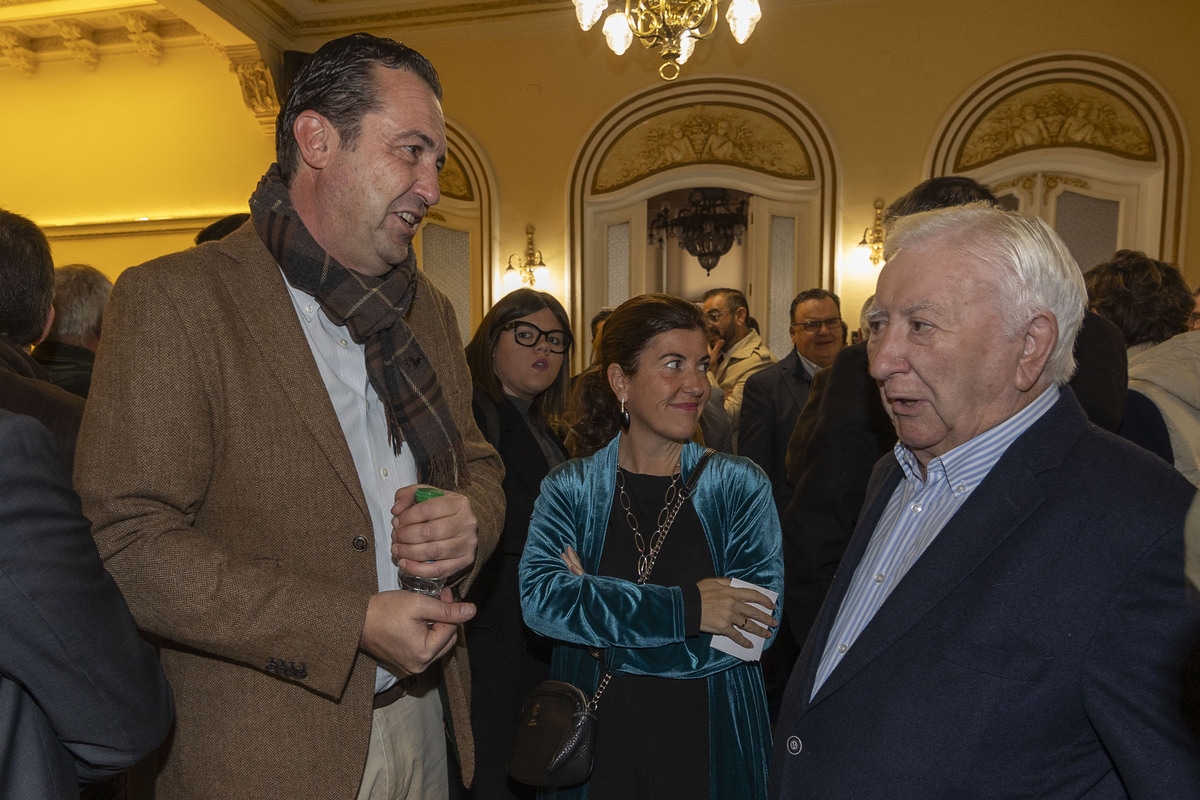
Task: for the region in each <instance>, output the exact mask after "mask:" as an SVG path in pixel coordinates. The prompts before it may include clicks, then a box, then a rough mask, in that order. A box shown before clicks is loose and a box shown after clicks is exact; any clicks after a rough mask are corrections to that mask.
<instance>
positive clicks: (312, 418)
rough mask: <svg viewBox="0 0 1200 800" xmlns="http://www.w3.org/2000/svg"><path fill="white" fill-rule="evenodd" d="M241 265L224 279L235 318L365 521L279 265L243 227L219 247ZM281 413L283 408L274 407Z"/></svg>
mask: <svg viewBox="0 0 1200 800" xmlns="http://www.w3.org/2000/svg"><path fill="white" fill-rule="evenodd" d="M222 245H223V247H222V249H225V250H226V252H228V253H229V255H230V256H232V257H233V258H234V259H235V260H237V261H238V263H239V264H240V265H241V268H242V271H241V272H239V273H238V274H236V275H223V276H222V277H223V279H224V280H225V282H226V286H227V289H228V292H229V297H231V298H232V299H233V305H234V311H235V314H236V317H237V319H238V320H239V321H240V322H241V324H242V325H244V326H245V329H246V330H247V332H248V333H249V334H250V338H251V339H252V340H253V341H254V342H255V344H256V345H257V347H258V350H259V354H260V356H261V358H262V362H263V363H264V364H266V365H267V369H268V370H269V371H270V373H271V377H273V378H274V379H275V380H276V381H277V382H278V383H279V385H280V387H281V389H282V392H283V395H284V397H285V398H287V402H288V403H289V407H288V408H287V412H290V413H291V414H293V415H294V416H295V417H296V418H298V419H299V420H300V421H301V422H302V423H303V425H304V426H305V428H307V429H308V432H309V433H310V434H311V435H312V437H313V439H314V440H315V441H316V442H317V444H318V446H319V447H320V448H321V451H322V452H323V453H324V454H325V457H326V459H328V461H329V465H330V466H331V467H332V468H333V471H334V472H335V473H337V476H338V477H339V478H340V479H341V481H342V483H343V484H345V486H346V490H347V491H348V492H349V493H350V495H351V497H353V498H354V502H355V503H356V504H357V505H358V508H359V510H360V511H361V512H362V514H363V516H364V517H366V518H367V519H368V520H369V519H370V512H369V510H368V508H367V501H366V497H365V496H364V495H363V491H362V485H361V483H360V482H359V479H358V471H357V469H356V468H355V466H354V458H353V457H352V456H351V455H350V448H349V447H348V446H347V445H346V440H345V438H344V437H343V435H342V426H341V423H340V422H338V418H337V413H336V412H335V411H334V410H333V403H332V402H331V401H330V400H329V393H328V392H327V391H326V390H325V383H324V381H323V380H322V379H321V373H320V371H319V370H318V369H317V364H316V361H314V360H313V355H312V350H311V349H310V348H309V346H308V340H307V339H305V337H304V331H303V330H302V329H301V327H300V321H299V320H298V319H297V318H296V310H295V308H293V306H292V301H291V298H290V297H289V295H288V291H287V285H286V284H285V282H284V279H283V274H282V273H281V272H280V271H279V266H278V265H277V264H276V263H275V259H274V258H273V257H272V256H271V254H270V252H269V251H268V250H267V248H266V246H265V245H264V244H263V243H262V241H261V240H260V239H259V238H258V234H257V233H256V232H255V231H254V228H253V227H252V226H250V225H246V226H244V227H243V228H241V229H239V231H238V232H237V233H235V234H232V235H231V236H229V237H228V238H227V239H226V240H225V241H224V242H223V243H222ZM278 411H279V412H280V413H285V410H284V409H278Z"/></svg>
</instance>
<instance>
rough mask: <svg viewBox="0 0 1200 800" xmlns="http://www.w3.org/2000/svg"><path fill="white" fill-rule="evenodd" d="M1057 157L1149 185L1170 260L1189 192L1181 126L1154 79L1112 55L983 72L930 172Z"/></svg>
mask: <svg viewBox="0 0 1200 800" xmlns="http://www.w3.org/2000/svg"><path fill="white" fill-rule="evenodd" d="M1064 164H1068V165H1079V164H1081V165H1091V166H1092V168H1093V173H1107V174H1119V175H1122V176H1124V177H1125V178H1126V179H1127V180H1128V181H1130V182H1131V183H1132V182H1140V183H1141V184H1142V185H1143V187H1145V188H1146V189H1147V190H1151V191H1147V194H1152V195H1153V196H1152V197H1147V200H1148V201H1150V204H1151V205H1152V206H1153V208H1152V209H1149V210H1148V211H1147V213H1151V214H1152V216H1153V217H1154V218H1155V219H1156V221H1157V224H1158V230H1157V231H1156V239H1157V245H1158V247H1157V250H1158V256H1159V257H1160V258H1164V259H1167V260H1169V261H1178V259H1179V258H1180V255H1181V253H1182V236H1183V226H1184V221H1185V213H1184V212H1185V207H1186V199H1187V198H1186V182H1185V181H1186V176H1187V170H1188V148H1187V137H1186V135H1185V132H1184V129H1183V123H1182V120H1181V119H1180V116H1179V113H1178V111H1176V109H1175V106H1174V104H1173V103H1172V102H1171V100H1170V98H1168V97H1167V95H1166V93H1165V92H1164V91H1163V90H1162V88H1161V87H1159V86H1158V84H1157V83H1155V81H1154V80H1153V79H1152V78H1150V77H1149V76H1148V75H1146V74H1145V73H1143V72H1141V71H1140V70H1138V69H1137V68H1136V67H1133V66H1132V65H1129V64H1126V63H1123V62H1120V61H1117V60H1116V59H1114V58H1112V57H1110V56H1105V55H1100V54H1095V53H1084V52H1063V53H1044V54H1041V55H1037V56H1033V57H1031V58H1026V59H1022V60H1020V61H1017V62H1014V63H1012V64H1009V65H1007V66H1004V67H1001V68H1000V69H998V70H996V71H995V72H993V73H991V74H990V75H988V76H986V77H984V78H983V79H982V80H980V81H979V82H978V83H976V84H975V85H974V86H973V87H971V88H970V89H968V90H967V91H966V92H965V93H964V94H963V95H962V96H961V97H960V98H959V100H958V101H957V102H956V103H955V104H954V107H953V109H952V111H951V112H950V113H949V114H948V115H947V117H946V118H945V119H944V120H943V123H942V125H941V126H940V127H939V129H938V134H937V136H936V137H935V140H934V143H933V146H932V148H931V152H930V156H929V165H930V166H929V175H930V177H936V176H939V175H952V174H969V175H972V176H973V177H977V178H981V179H982V178H983V177H984V176H987V177H991V178H996V177H1001V176H1002V177H1003V178H1004V179H1006V180H1012V179H1018V178H1016V174H1015V173H1016V172H1017V171H1020V169H1022V168H1023V169H1026V170H1028V169H1036V170H1046V171H1061V170H1063V169H1065V168H1067V167H1064ZM1018 180H1019V179H1018Z"/></svg>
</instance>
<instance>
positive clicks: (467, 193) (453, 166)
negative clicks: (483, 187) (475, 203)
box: [438, 150, 475, 202]
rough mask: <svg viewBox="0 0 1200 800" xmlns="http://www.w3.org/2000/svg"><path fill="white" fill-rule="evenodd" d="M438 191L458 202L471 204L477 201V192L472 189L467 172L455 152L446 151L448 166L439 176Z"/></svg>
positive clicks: (443, 168)
mask: <svg viewBox="0 0 1200 800" xmlns="http://www.w3.org/2000/svg"><path fill="white" fill-rule="evenodd" d="M438 189H439V190H440V191H441V193H442V194H443V195H444V196H446V197H453V198H454V199H456V200H466V201H468V202H469V201H472V200H474V199H475V191H474V190H473V189H472V188H471V181H470V180H469V179H468V178H467V171H466V170H465V169H464V168H463V165H462V162H461V161H459V159H458V156H457V155H455V153H454V152H453V151H450V150H447V151H446V165H445V166H444V167H442V171H441V173H439V174H438Z"/></svg>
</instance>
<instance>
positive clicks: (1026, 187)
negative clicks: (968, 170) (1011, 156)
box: [988, 175, 1037, 197]
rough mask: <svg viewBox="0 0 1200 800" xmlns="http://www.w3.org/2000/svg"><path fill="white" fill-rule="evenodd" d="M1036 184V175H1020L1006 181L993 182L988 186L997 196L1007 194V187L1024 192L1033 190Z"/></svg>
mask: <svg viewBox="0 0 1200 800" xmlns="http://www.w3.org/2000/svg"><path fill="white" fill-rule="evenodd" d="M1036 185H1037V176H1036V175H1021V176H1020V177H1017V178H1011V179H1009V180H1007V181H1001V182H1000V183H994V184H992V185H991V186H990V187H988V188H990V189H991V190H992V194H994V195H996V197H999V196H1000V195H1002V194H1007V193H1008V190H1009V189H1021V190H1022V191H1024V192H1025V193H1026V194H1030V193H1032V192H1033V187H1034V186H1036Z"/></svg>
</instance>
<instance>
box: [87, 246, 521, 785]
mask: <svg viewBox="0 0 1200 800" xmlns="http://www.w3.org/2000/svg"><path fill="white" fill-rule="evenodd" d="M418 276H419V277H418V279H417V280H418V290H417V299H416V300H415V301H414V303H413V305H412V309H411V311H410V316H409V324H410V325H411V326H412V328H413V330H414V331H415V332H416V336H417V339H418V340H419V341H420V343H421V347H422V348H423V349H424V351H425V352H426V353H427V354H428V356H429V358H430V360H431V361H432V362H433V364H434V367H435V369H436V370H437V372H438V375H439V377H440V378H441V380H442V388H443V391H444V392H445V396H446V399H447V401H448V402H449V404H450V408H451V412H452V414H453V415H454V418H455V421H456V422H457V424H458V429H459V431H461V433H462V437H463V440H464V445H465V448H466V454H467V459H468V464H469V470H470V478H471V484H470V485H469V486H466V487H464V488H463V489H462V490H461V491H462V492H463V493H464V494H466V495H467V496H468V497H469V498H470V499H471V503H472V507H473V509H474V512H475V515H476V517H477V518H478V520H479V555H478V559H477V562H476V564H477V566H476V570H477V569H478V564H481V563H482V562H483V560H484V559H485V558H486V557H487V556H488V555H489V554H490V553H491V551H492V549H493V548H494V547H495V544H496V540H497V538H498V536H499V531H500V527H501V523H502V522H503V519H504V498H503V494H502V492H501V488H500V482H501V478H502V475H503V467H502V466H501V462H500V458H499V457H498V456H497V455H496V453H495V451H493V450H492V448H491V447H490V446H488V444H487V443H486V442H485V440H484V439H483V437H482V436H481V435H480V433H479V430H478V428H477V427H476V425H475V421H474V418H473V416H472V413H471V380H470V376H469V375H468V372H467V366H466V361H465V359H464V357H463V350H462V344H461V341H460V338H459V335H458V327H457V324H456V322H455V318H454V312H453V310H452V308H451V306H450V303H449V302H448V301H447V300H446V298H445V297H444V296H443V295H442V294H441V293H440V292H439V291H438V290H437V289H435V288H434V287H433V286H432V284H431V283H429V281H428V280H427V279H426V278H425V277H424V275H423V274H421V273H418ZM75 480H76V484H77V488H78V490H79V493H80V495H81V496H82V498H83V503H84V511H85V513H86V514H87V515H88V516H89V517H90V518H91V520H92V523H93V532H94V534H95V536H96V541H97V544H98V545H99V548H100V553H101V555H102V556H103V557H104V561H105V565H106V566H107V567H108V569H109V571H110V572H111V573H112V575H113V577H114V578H116V580H117V583H118V585H119V586H120V587H121V590H122V591H123V592H124V593H125V597H126V599H127V601H128V603H129V607H130V609H131V610H132V611H133V614H134V617H135V618H136V619H137V621H138V624H139V626H141V627H142V628H143V629H144V630H146V631H149V632H150V633H152V634H155V635H157V636H161V637H162V638H163V639H164V640H165V641H164V643H163V648H162V662H163V667H164V669H165V671H166V674H167V677H168V678H169V679H170V682H171V685H172V687H173V688H174V690H175V702H176V719H177V721H176V726H175V731H174V735H173V739H172V740H170V741H169V747H168V748H167V749H165V750H164V753H165V763H164V765H163V769H162V772H161V774H160V776H159V779H158V786H157V797H158V800H175V799H176V798H204V799H205V800H207V799H208V798H217V797H220V798H243V797H244V798H255V800H260V799H261V798H263V797H321V798H353V797H354V794H355V791H356V789H357V787H358V784H359V781H360V780H361V778H362V770H363V765H364V763H365V760H366V753H367V745H368V740H369V738H370V729H371V699H372V696H373V693H374V681H375V662H374V661H373V660H372V659H371V658H369V657H368V656H367V655H365V654H363V653H360V652H359V651H358V649H357V648H358V640H359V635H360V634H361V632H362V627H363V621H364V619H365V616H366V607H367V600H368V598H369V597H370V596H371V595H372V594H373V593H374V592H375V591H377V576H376V571H375V555H374V537H373V534H372V530H371V521H370V516H369V514H368V511H367V508H366V501H365V499H364V497H363V493H362V489H361V487H360V485H359V481H358V477H357V473H356V472H355V467H354V462H353V459H352V458H351V456H350V451H349V449H348V448H347V446H346V443H345V440H344V438H343V436H342V432H341V427H340V426H339V424H338V420H337V417H336V415H335V413H334V410H333V406H332V404H331V402H330V400H329V396H328V394H327V393H326V391H325V387H324V384H323V383H322V381H321V376H320V374H319V373H318V371H317V366H316V364H315V362H314V361H313V358H312V353H311V351H310V350H309V346H308V343H307V342H306V340H305V338H304V333H303V331H302V330H301V328H300V324H299V322H298V320H297V319H296V313H295V310H294V309H293V307H292V304H291V300H290V299H289V298H288V295H287V291H286V288H285V285H284V281H283V277H282V275H281V274H280V272H279V268H278V266H277V265H276V263H275V261H274V260H273V259H272V257H271V255H270V254H269V252H268V251H267V249H266V248H265V247H264V246H263V244H262V242H261V241H260V240H259V238H258V235H257V234H256V233H255V231H254V229H253V227H252V226H251V225H249V224H247V225H245V226H243V227H242V228H241V229H240V230H238V231H237V232H236V233H234V234H233V235H231V236H230V237H228V238H227V239H225V240H223V241H221V242H217V243H214V244H211V245H205V246H203V247H197V248H194V249H191V250H187V251H185V252H182V253H177V254H174V255H170V256H166V257H164V258H160V259H157V260H155V261H152V262H150V263H148V264H145V265H143V266H141V267H136V268H133V269H130V270H128V271H126V272H125V273H124V274H123V275H122V276H121V278H120V280H118V281H117V285H116V287H115V288H114V290H113V293H112V297H111V299H110V301H109V305H108V308H107V310H106V312H105V319H104V333H103V341H102V342H101V346H100V352H99V354H98V357H97V360H96V370H95V374H94V377H93V381H92V389H91V394H90V397H89V400H88V403H87V409H86V412H85V415H84V421H83V427H82V431H81V433H80V439H79V445H78V455H77V461H76V470H75ZM364 545H365V547H364ZM360 548H362V549H360ZM473 577H474V571H473V573H472V575H471V576H469V577H468V578H467V580H466V581H464V582H463V584H460V586H459V592H460V593H461V592H465V591H466V588H467V585H468V584H469V581H470V580H471V579H472V578H473ZM459 644H460V645H461V644H462V637H461V636H460V638H459ZM274 664H281V665H285V666H292V667H293V669H292V672H293V676H291V677H283V676H281V675H280V674H279V673H278V672H275V671H274V670H272V671H271V672H268V667H269V666H270V665H274ZM444 671H445V678H446V686H447V694H448V700H449V705H450V709H451V713H452V718H453V726H454V730H455V732H456V736H457V743H458V748H459V752H460V755H461V758H462V766H463V773H464V780H466V781H468V782H469V781H470V779H471V774H472V770H473V767H474V748H473V746H472V743H471V731H470V723H469V714H468V706H467V703H468V698H469V697H470V686H469V672H468V669H467V663H466V649H465V647H461V646H458V647H456V648H455V650H454V652H453V654H452V655H451V656H449V657H448V658H447V659H446V661H445V662H444Z"/></svg>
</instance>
